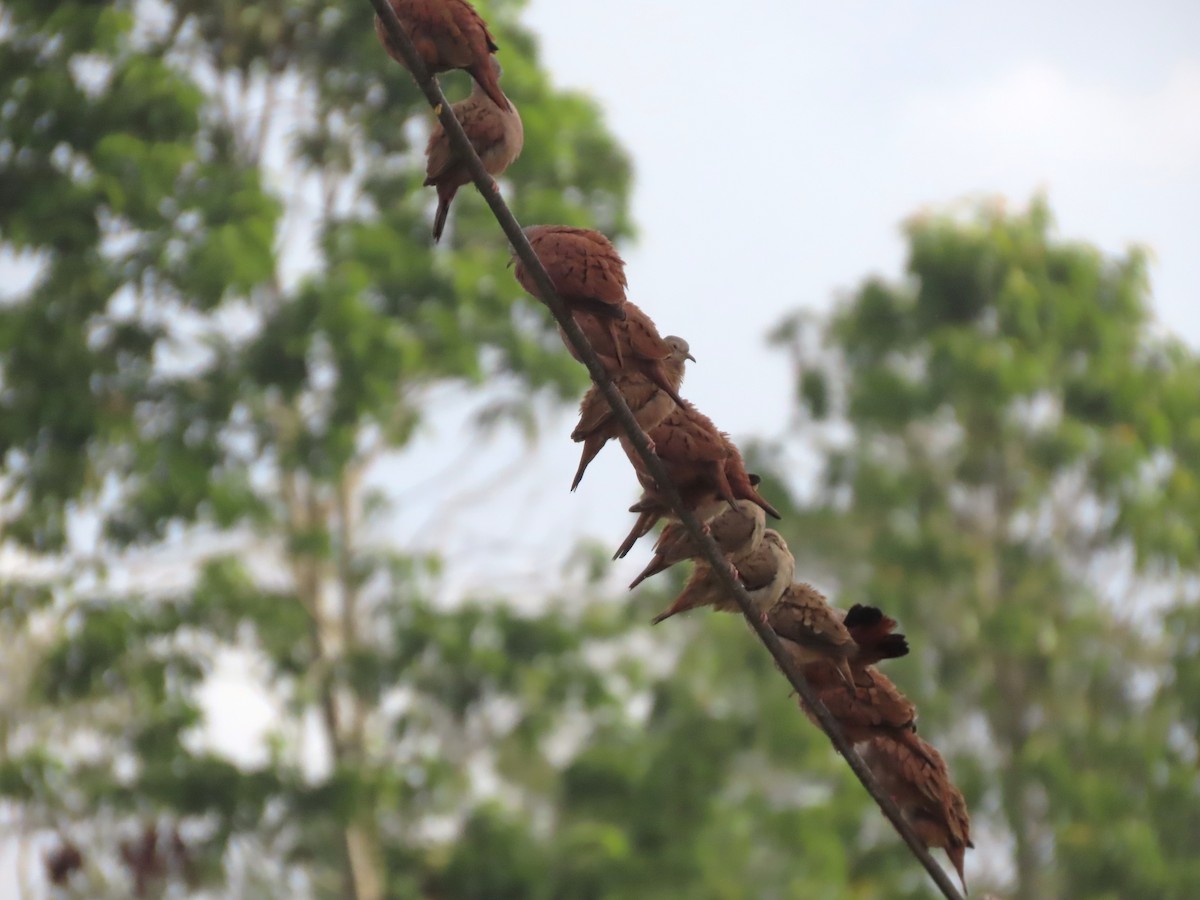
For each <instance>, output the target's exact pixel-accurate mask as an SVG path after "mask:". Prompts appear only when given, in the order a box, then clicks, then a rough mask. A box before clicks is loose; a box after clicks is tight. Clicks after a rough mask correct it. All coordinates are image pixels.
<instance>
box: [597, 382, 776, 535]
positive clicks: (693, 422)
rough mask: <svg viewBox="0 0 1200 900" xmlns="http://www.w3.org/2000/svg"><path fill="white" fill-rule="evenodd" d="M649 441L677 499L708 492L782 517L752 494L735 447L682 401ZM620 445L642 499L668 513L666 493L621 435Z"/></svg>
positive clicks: (626, 439) (750, 484) (697, 411)
mask: <svg viewBox="0 0 1200 900" xmlns="http://www.w3.org/2000/svg"><path fill="white" fill-rule="evenodd" d="M648 437H649V438H650V440H651V442H652V443H653V444H654V452H655V453H656V454H657V455H658V458H659V459H661V460H662V462H663V465H664V466H665V467H666V470H667V475H668V476H669V477H670V479H671V482H672V483H673V484H674V485H675V487H676V489H678V490H679V491H680V492H681V493H682V492H684V491H685V490H686V491H689V492H692V491H694V492H696V495H697V496H705V495H706V492H712V493H715V494H716V495H717V496H718V497H720V498H722V499H723V500H726V501H728V502H729V503H734V502H736V501H738V500H749V501H751V502H752V503H756V504H758V505H759V506H760V507H762V509H763V510H764V511H765V512H766V513H767V514H768V515H770V516H772V517H774V518H776V519H778V518H779V517H780V516H779V512H778V511H777V510H776V509H775V507H774V506H772V505H771V504H770V503H768V502H767V500H766V499H764V498H763V497H762V495H761V494H759V493H758V491H757V490H755V487H754V485H755V482H753V481H752V480H751V478H750V473H749V472H747V471H746V464H745V463H744V462H743V461H742V454H741V452H740V451H739V450H738V448H737V447H736V446H735V445H734V443H733V441H731V440H730V439H729V436H728V435H726V434H724V433H723V432H721V431H718V430H717V427H716V426H715V425H714V424H713V422H712V419H710V418H709V417H708V416H706V415H704V413H702V412H700V410H698V409H696V407H694V406H693V405H692V404H690V403H687V402H686V401H680V402H679V403H678V405H677V407H676V409H674V410H673V411H672V412H671V414H670V415H668V416H667V417H666V418H665V419H664V420H663V421H662V424H660V425H659V426H658V427H657V428H653V429H651V430H650V432H648ZM620 440H621V447H622V448H623V449H624V450H625V455H626V456H628V457H629V461H630V463H632V464H633V468H634V471H636V472H637V473H638V476H639V480H641V481H642V486H643V488H645V490H646V493H647V494H648V495H649V496H650V498H651V499H653V500H655V501H658V502H659V503H660V505H661V506H663V507H667V506H668V504H667V499H666V494H665V492H663V491H661V490H659V486H658V485H655V484H654V481H653V478H651V477H650V473H649V472H647V471H646V468H645V464H644V463H643V462H642V459H641V457H640V456H638V454H637V451H636V450H635V449H634V447H633V444H632V443H631V442H630V440H629V438H628V437H626V436H624V435H621V438H620Z"/></svg>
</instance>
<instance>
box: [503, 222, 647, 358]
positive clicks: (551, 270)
mask: <svg viewBox="0 0 1200 900" xmlns="http://www.w3.org/2000/svg"><path fill="white" fill-rule="evenodd" d="M525 236H526V237H527V238H529V245H530V246H531V247H532V248H533V252H534V253H535V254H536V255H537V258H538V261H539V262H541V264H542V268H544V269H545V270H546V274H547V275H549V276H550V283H551V284H553V285H554V293H556V294H558V297H559V299H560V300H562V301H563V303H565V304H567V306H568V307H570V309H571V312H572V313H584V314H586V315H590V316H598V317H600V318H601V319H604V320H615V319H624V318H625V315H626V311H625V304H626V297H625V289H626V287H628V283H627V281H626V279H625V260H623V259H621V255H620V254H619V253H617V248H616V247H614V246H613V245H612V241H610V240H609V239H608V238H606V237H605V236H604V235H602V234H601V233H600V232H599V231H593V230H592V229H590V228H574V227H572V226H570V225H531V226H529V227H528V228H526V229H525ZM513 261H514V262H515V263H516V268H515V269H514V270H513V274H514V275H515V276H516V278H517V282H518V283H519V284H520V285H521V287H523V288H524V289H525V290H526V291H528V292H529V293H530V294H532V295H533V296H534V297H536V298H537V299H539V300H545V299H546V298H545V297H543V296H542V292H541V291H540V290H539V288H538V286H537V283H536V282H535V281H534V280H533V276H532V275H531V274H530V273H529V272H528V270H526V268H525V264H524V263H523V262H522V261H521V260H520V259H519V258H518V257H516V256H514V257H513ZM586 315H585V316H582V317H579V318H576V320H575V321H576V322H578V323H579V327H580V328H583V329H584V332H585V333H586V332H587V330H588V326H585V324H584V323H585V322H589V323H590V322H591V320H589V319H588V318H587V317H586ZM651 324H653V323H651ZM605 327H607V325H606V326H605ZM654 336H655V337H656V338H658V334H657V332H656V333H655V335H654ZM588 340H589V341H591V335H589V336H588ZM658 340H659V342H661V341H662V339H661V338H658ZM592 344H593V346H594V345H595V341H592ZM610 344H611V338H610ZM567 349H568V350H571V353H572V354H574V352H575V351H574V349H573V348H571V346H570V344H568V345H567ZM596 352H597V353H603V352H604V351H603V350H601V348H600V347H596ZM609 353H610V355H612V354H615V351H613V350H611V349H610V350H609ZM666 355H668V352H664V353H663V356H666Z"/></svg>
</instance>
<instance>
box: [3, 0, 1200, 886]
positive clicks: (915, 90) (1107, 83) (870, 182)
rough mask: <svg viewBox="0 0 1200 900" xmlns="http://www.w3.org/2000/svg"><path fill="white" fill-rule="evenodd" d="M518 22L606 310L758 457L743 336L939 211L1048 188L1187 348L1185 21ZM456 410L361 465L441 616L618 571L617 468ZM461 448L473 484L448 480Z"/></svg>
mask: <svg viewBox="0 0 1200 900" xmlns="http://www.w3.org/2000/svg"><path fill="white" fill-rule="evenodd" d="M526 21H527V22H528V23H529V24H530V25H531V26H532V27H533V29H534V30H535V31H536V32H537V33H538V34H539V35H540V36H541V39H542V53H543V59H544V61H545V63H546V65H547V66H548V67H549V68H550V70H551V71H552V72H553V74H554V77H555V79H556V81H557V82H558V83H559V84H560V85H562V86H567V87H573V88H579V89H582V90H585V91H587V92H589V93H590V94H592V95H593V96H594V97H596V99H597V100H599V101H600V103H601V104H602V106H603V107H604V109H605V112H606V114H607V117H608V122H609V125H610V126H611V127H612V129H613V130H614V131H615V132H616V134H617V135H618V137H619V138H620V140H621V141H622V143H623V144H624V145H625V147H626V148H628V150H629V152H630V153H631V154H632V156H633V160H634V163H635V166H636V170H637V184H636V190H635V196H634V213H635V221H636V222H637V224H638V226H639V228H640V238H639V240H638V242H637V243H636V244H635V245H632V246H628V247H625V248H623V249H624V252H625V256H626V258H627V260H628V263H629V267H628V274H629V281H630V294H631V297H632V298H633V299H634V300H636V302H637V303H638V304H639V305H641V306H642V307H643V308H645V309H646V310H647V311H649V312H650V313H651V314H652V315H653V316H654V317H655V318H656V320H657V321H658V323H659V325H660V328H661V330H662V331H663V332H664V333H668V332H672V333H679V334H682V335H684V336H685V337H686V338H688V340H689V341H690V342H691V345H692V349H693V352H694V353H695V354H696V356H697V357H698V359H699V363H698V364H697V365H696V366H694V367H693V368H692V370H691V371H690V373H689V375H688V378H687V381H686V382H685V385H684V393H685V395H686V396H688V398H689V399H691V400H693V401H694V402H696V403H697V404H698V405H699V406H700V407H701V408H702V409H703V410H704V411H706V412H708V413H709V414H710V415H711V416H712V417H713V418H714V419H715V420H716V422H717V424H718V425H719V426H721V427H722V428H724V429H725V430H728V431H730V432H732V433H733V434H734V436H735V437H745V436H749V435H765V436H770V435H775V434H778V433H780V432H781V431H782V430H783V429H784V427H785V425H786V422H787V418H788V416H789V414H790V394H791V385H790V383H789V382H788V379H787V377H786V376H787V367H786V362H785V360H784V358H783V356H782V354H780V353H777V352H773V351H768V350H767V349H766V348H765V346H764V335H765V333H766V332H767V331H768V330H769V329H770V328H771V327H772V326H774V325H775V324H776V323H777V322H778V321H779V320H780V319H781V318H782V317H783V316H784V315H785V314H786V313H788V312H790V311H793V310H795V309H796V308H798V307H801V306H803V307H805V308H809V309H818V310H819V309H823V308H826V307H827V306H828V305H829V303H830V301H831V299H832V298H833V297H834V295H835V294H836V293H837V292H839V291H846V290H849V289H851V288H853V287H854V286H855V285H856V284H857V283H858V282H859V281H860V280H861V279H862V278H863V277H864V276H865V275H867V274H868V273H872V272H877V273H882V274H884V275H887V276H895V275H896V274H898V272H899V270H900V265H901V263H902V258H903V245H902V242H901V239H900V235H899V231H898V225H899V223H900V221H901V220H902V219H904V218H905V217H906V216H908V215H910V214H911V213H913V212H914V211H915V210H917V209H918V208H919V207H921V206H923V205H928V204H943V203H946V202H949V201H953V200H956V199H958V198H961V197H963V196H964V195H978V194H1001V195H1003V196H1005V197H1007V198H1008V199H1009V201H1010V202H1011V203H1013V204H1014V205H1022V204H1024V203H1025V202H1026V201H1027V200H1028V198H1029V197H1030V195H1031V194H1032V193H1033V192H1034V191H1035V190H1038V189H1045V190H1046V191H1047V192H1048V194H1049V198H1050V203H1051V207H1052V209H1053V210H1054V212H1055V214H1056V216H1057V218H1058V222H1059V225H1060V231H1061V232H1062V233H1063V234H1065V235H1067V236H1070V237H1078V238H1082V239H1085V240H1089V241H1093V242H1096V243H1098V244H1100V245H1101V246H1102V247H1103V248H1104V249H1106V250H1109V251H1120V250H1121V249H1123V248H1124V247H1125V246H1126V245H1127V244H1128V243H1130V242H1141V243H1145V244H1147V245H1149V246H1150V247H1151V248H1152V250H1153V251H1154V254H1155V257H1156V259H1157V263H1156V265H1155V266H1154V267H1153V270H1152V276H1153V284H1154V290H1155V305H1156V309H1157V310H1158V313H1159V315H1160V317H1161V319H1162V321H1163V323H1164V324H1165V325H1166V326H1167V327H1168V328H1170V329H1171V330H1173V331H1174V332H1176V333H1178V334H1179V335H1181V336H1182V337H1184V338H1185V339H1186V340H1187V341H1188V342H1189V343H1191V344H1192V345H1193V346H1196V345H1200V305H1198V304H1197V297H1196V285H1197V284H1198V283H1200V4H1198V3H1196V2H1195V0H1150V2H1142V3H1137V4H1133V3H1128V2H1126V3H1117V2H1105V0H1092V2H1088V3H1082V2H1063V0H1058V2H1047V0H1041V2H1036V3H1035V2H1032V0H1010V2H1008V3H1005V4H994V3H990V4H983V3H974V2H962V0H954V2H952V0H926V2H907V3H896V2H886V3H885V2H871V3H868V2H862V0H845V2H841V3H830V2H828V0H825V2H822V3H815V2H807V0H742V2H740V3H737V4H726V3H716V2H713V0H690V2H686V3H684V2H672V0H603V2H579V0H532V2H531V5H530V8H529V12H528V15H527V17H526ZM517 165H521V162H520V161H518V163H517ZM470 402H471V401H466V402H460V401H459V400H456V399H455V398H454V395H453V392H451V394H450V396H449V397H448V399H447V402H446V403H445V404H444V405H443V409H442V412H441V413H440V414H439V415H437V416H435V417H434V419H433V421H432V423H431V426H430V428H429V429H427V433H426V439H425V440H423V441H421V442H420V443H419V444H418V445H417V446H414V447H413V448H411V449H410V450H408V451H407V452H405V453H404V454H402V455H400V456H399V457H398V459H396V460H395V461H393V462H391V463H389V464H387V465H386V466H381V467H380V471H379V473H378V478H377V480H378V481H380V482H381V483H385V484H387V485H388V486H389V487H390V488H391V489H393V490H394V491H396V492H397V493H398V494H399V495H400V497H401V498H402V503H401V511H400V513H399V514H398V517H397V520H396V522H395V523H394V530H392V529H390V530H389V532H388V533H387V534H386V537H387V538H388V539H389V540H392V541H395V542H398V543H401V544H402V545H403V544H418V543H419V544H424V545H425V546H429V547H434V548H436V549H439V550H441V551H442V552H449V553H451V554H452V555H453V557H454V559H453V561H452V565H451V568H450V578H451V582H452V585H453V592H454V593H461V592H464V591H467V592H469V591H472V590H488V589H490V588H498V589H500V590H503V591H505V592H511V591H518V592H520V591H528V592H529V595H530V598H531V599H534V596H535V595H536V593H537V592H538V591H539V590H545V588H546V585H547V583H550V584H559V583H560V582H559V573H560V571H561V567H562V565H563V562H564V560H566V558H567V557H568V555H569V554H570V553H571V551H572V550H573V549H574V547H575V545H576V543H577V540H578V538H579V537H581V536H584V535H587V536H591V537H594V538H597V539H599V540H601V541H602V542H603V544H604V545H605V546H608V547H615V546H616V544H617V543H618V542H619V540H620V538H621V537H622V536H623V534H624V532H625V530H626V529H627V527H628V524H629V518H630V517H629V516H628V515H627V514H626V513H625V512H624V508H625V507H626V506H627V505H628V503H629V502H631V500H632V499H633V497H634V496H635V495H636V493H637V490H636V486H635V483H634V480H633V478H632V477H631V476H630V475H629V473H628V469H627V465H626V464H625V462H624V459H623V457H622V455H621V453H620V451H619V450H618V449H617V448H616V447H615V446H614V447H610V448H608V449H607V450H606V451H605V452H604V453H602V454H601V456H600V457H599V458H598V459H597V460H596V462H594V463H593V464H592V467H591V469H589V472H588V476H587V478H585V480H584V482H583V484H582V486H581V487H580V490H579V491H578V493H577V494H576V495H574V496H572V495H571V494H569V493H568V491H567V487H568V485H569V484H570V480H571V476H572V474H573V472H574V470H575V465H576V462H577V459H578V448H577V446H576V445H574V444H572V443H571V442H570V440H569V439H568V438H567V434H568V433H569V431H570V427H571V425H572V422H573V415H571V414H564V415H561V416H558V417H556V418H549V419H547V428H548V429H549V430H548V431H547V433H546V435H545V438H544V440H543V441H542V442H541V445H539V446H538V447H537V448H535V449H534V450H532V451H529V450H528V449H527V448H522V447H521V446H520V445H519V443H518V442H517V441H516V440H514V439H507V438H501V439H496V440H494V441H492V442H489V443H485V444H482V445H478V444H475V443H470V444H468V443H466V442H468V441H469V440H471V439H470V432H469V431H468V430H467V429H466V424H465V422H466V410H467V409H468V407H469V405H470ZM470 450H474V451H475V452H476V453H477V455H478V456H479V457H480V459H481V460H482V461H481V462H478V463H477V464H475V465H471V466H469V467H467V468H466V469H465V470H464V468H463V467H462V466H461V465H460V464H459V463H458V460H459V459H460V457H461V455H462V454H464V453H465V452H467V451H470ZM480 451H482V452H480ZM501 470H505V471H509V470H511V474H510V476H509V477H507V478H506V480H505V487H504V488H503V489H502V490H493V489H490V488H489V482H490V481H491V480H492V473H493V472H496V471H501ZM472 487H479V488H483V489H484V490H483V491H482V493H481V494H480V495H479V496H476V497H473V498H471V501H470V502H466V501H464V500H463V492H464V490H467V489H471V488H472ZM452 501H453V503H452ZM645 552H646V551H645V550H644V549H643V548H639V549H635V551H634V552H633V553H632V554H630V557H629V559H627V560H625V561H624V562H623V563H622V564H621V565H620V566H618V567H617V568H616V570H615V572H614V579H615V581H616V582H617V583H623V582H625V581H628V579H629V577H631V576H632V575H633V574H634V573H636V572H637V571H638V570H639V569H640V568H641V567H642V565H644V562H645ZM547 570H549V577H547ZM247 677H248V670H247V669H246V667H245V665H244V661H237V660H231V662H230V665H229V666H228V667H226V668H225V669H224V670H223V671H220V672H218V678H217V680H216V682H215V683H214V684H213V685H212V687H211V691H210V695H209V696H210V700H212V701H215V703H216V705H217V706H218V707H219V708H221V709H222V710H223V714H224V720H223V721H222V722H220V723H215V724H216V730H217V732H218V734H217V737H218V738H219V739H221V740H220V743H222V744H225V745H227V747H228V749H230V750H231V751H235V752H237V754H238V755H239V756H243V758H244V755H245V754H248V753H250V751H251V747H252V745H253V744H254V743H255V740H256V738H255V731H256V730H257V729H258V728H260V727H261V726H262V725H263V724H265V722H264V718H266V716H265V715H264V714H265V713H266V710H267V708H266V707H264V706H263V705H262V702H261V701H260V700H259V699H256V698H254V697H250V696H248V695H247V694H246V693H245V681H246V679H247ZM5 849H6V850H7V851H8V852H5V853H3V854H0V857H7V859H0V864H2V865H3V866H4V867H5V868H8V866H9V865H11V860H12V856H11V855H10V854H11V852H12V849H13V848H12V847H11V845H10V846H9V847H8V848H5ZM968 874H970V873H969V872H968ZM3 881H4V879H0V896H12V894H11V893H8V892H7V891H6V890H4V888H5V885H4V884H3ZM10 890H11V888H10Z"/></svg>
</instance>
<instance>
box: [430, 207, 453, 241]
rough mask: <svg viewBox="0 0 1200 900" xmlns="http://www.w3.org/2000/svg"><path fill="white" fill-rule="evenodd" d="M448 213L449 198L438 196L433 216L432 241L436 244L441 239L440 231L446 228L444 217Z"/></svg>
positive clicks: (445, 217)
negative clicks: (435, 211)
mask: <svg viewBox="0 0 1200 900" xmlns="http://www.w3.org/2000/svg"><path fill="white" fill-rule="evenodd" d="M449 215H450V199H449V198H446V199H442V198H438V208H437V213H436V214H435V215H434V217H433V241H434V243H435V244H436V243H437V242H438V241H440V240H441V239H442V232H443V231H445V230H446V219H447V217H448V216H449Z"/></svg>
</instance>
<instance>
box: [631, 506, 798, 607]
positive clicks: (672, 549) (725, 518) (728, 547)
mask: <svg viewBox="0 0 1200 900" xmlns="http://www.w3.org/2000/svg"><path fill="white" fill-rule="evenodd" d="M708 527H709V534H711V535H712V538H713V540H714V541H716V542H717V546H718V547H720V548H721V552H722V553H723V554H725V556H726V558H727V559H728V560H729V561H730V562H731V563H733V564H734V566H736V565H737V564H738V562H739V561H740V560H741V559H742V558H743V557H745V556H747V555H749V554H750V553H753V552H754V551H755V550H757V549H758V546H759V544H760V543H761V542H762V539H763V534H764V533H765V532H766V528H767V516H766V513H764V512H763V510H762V508H761V507H760V506H758V505H757V504H755V503H753V502H752V501H750V500H738V501H737V502H736V503H734V504H733V505H732V506H726V507H725V509H724V510H723V511H722V512H721V513H719V514H718V515H717V516H715V517H714V518H713V519H712V520H711V521H710V522H709V523H708ZM699 553H700V549H699V548H698V547H697V546H696V543H695V541H693V540H692V538H691V536H690V535H689V534H688V533H687V530H686V529H685V528H684V527H683V525H681V524H680V523H678V522H674V523H672V524H670V525H668V526H667V527H666V528H664V529H663V532H662V534H660V535H659V536H658V542H657V543H656V544H655V545H654V558H653V559H651V560H650V562H649V564H648V565H647V566H646V568H644V569H643V570H642V571H641V574H639V575H638V577H637V578H635V579H633V581H632V582H630V584H629V589H630V590H633V589H634V588H635V587H637V586H638V585H639V584H641V583H642V582H643V581H645V580H646V579H647V578H649V577H650V576H651V575H657V574H658V573H659V572H662V571H665V570H666V569H669V568H670V567H671V566H673V565H675V564H676V563H678V562H682V561H683V560H685V559H693V558H695V557H696V556H697V555H699ZM789 580H790V579H789Z"/></svg>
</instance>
